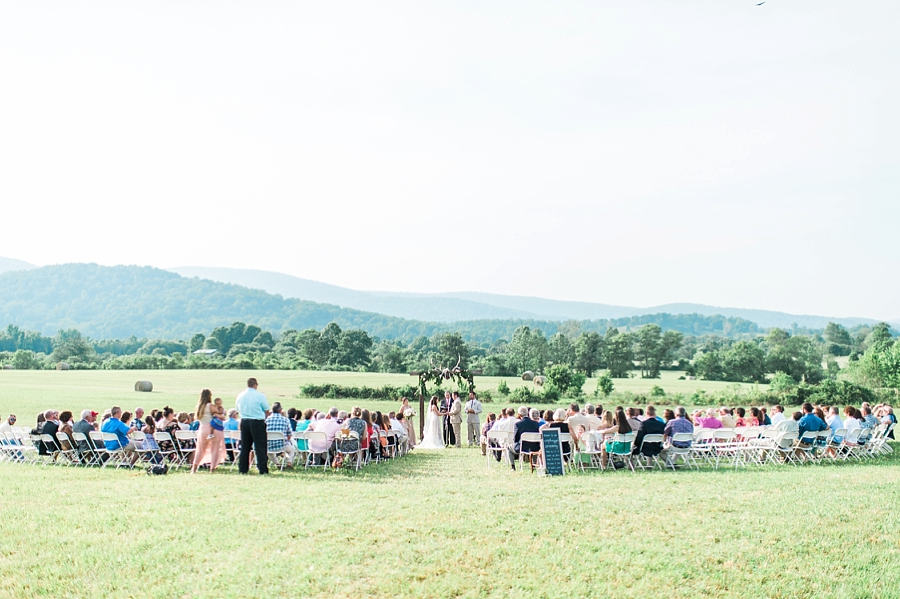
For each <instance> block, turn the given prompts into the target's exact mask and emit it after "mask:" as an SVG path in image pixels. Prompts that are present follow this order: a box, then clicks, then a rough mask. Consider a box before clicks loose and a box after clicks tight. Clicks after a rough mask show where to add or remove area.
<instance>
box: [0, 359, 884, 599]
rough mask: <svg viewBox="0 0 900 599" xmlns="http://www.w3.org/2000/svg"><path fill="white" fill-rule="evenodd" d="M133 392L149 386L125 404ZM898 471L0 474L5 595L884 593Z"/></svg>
mask: <svg viewBox="0 0 900 599" xmlns="http://www.w3.org/2000/svg"><path fill="white" fill-rule="evenodd" d="M247 375H248V373H247V372H234V371H213V372H185V371H167V372H153V373H144V372H9V371H3V372H0V413H2V414H4V415H5V414H8V413H9V412H10V411H16V412H19V413H22V414H23V415H26V414H27V420H28V421H29V422H30V420H31V417H32V414H33V413H36V412H37V411H38V410H39V409H44V408H46V407H48V406H53V407H55V408H58V409H63V408H70V409H76V410H78V409H81V408H83V407H85V406H90V407H95V408H98V409H99V408H102V407H106V406H110V405H112V404H120V405H123V406H126V407H133V406H134V405H137V404H141V405H143V406H144V407H151V406H162V405H165V404H169V405H172V406H173V407H176V408H179V409H185V410H186V409H190V408H191V407H192V405H193V403H194V401H195V398H196V397H197V394H198V392H199V390H200V388H202V387H203V386H209V387H210V388H212V389H213V390H214V392H215V393H216V394H218V395H222V396H223V397H225V398H229V401H228V403H229V404H230V401H231V400H230V398H231V397H233V396H234V395H235V394H236V393H237V392H239V391H240V390H241V388H242V387H243V385H244V381H245V378H246V376H247ZM142 378H149V379H151V380H153V382H154V384H155V386H156V389H157V391H154V392H153V393H151V394H139V393H136V392H134V391H133V390H131V389H132V387H133V383H134V381H135V380H138V379H142ZM259 378H260V381H261V388H262V389H263V390H264V391H265V392H266V393H268V395H269V397H270V398H272V399H281V400H284V401H285V402H286V403H287V404H288V405H290V404H291V403H295V401H294V399H295V396H296V394H297V390H298V387H299V385H300V384H302V383H305V382H309V381H314V380H322V381H324V380H328V381H332V382H340V383H344V384H357V385H358V384H369V385H380V384H385V383H393V384H399V383H404V382H407V381H408V380H409V379H408V378H406V377H401V376H390V375H356V374H340V375H335V374H333V373H330V374H329V373H308V372H263V373H260V374H259ZM481 382H484V379H481ZM623 382H624V383H627V384H632V385H635V387H634V388H635V389H636V390H640V389H639V387H638V386H637V385H638V384H643V385H648V386H649V385H650V384H654V381H649V382H648V381H639V380H638V381H635V380H629V381H623ZM510 383H512V381H510ZM655 383H657V384H661V385H663V386H664V387H666V388H668V387H669V385H670V383H671V384H682V385H683V384H685V382H684V381H674V380H672V379H665V378H664V379H663V380H662V381H661V382H660V381H655ZM688 383H689V384H691V385H697V383H696V382H694V381H690V382H688ZM489 384H491V385H494V386H495V385H496V381H495V380H492V381H490V383H489ZM701 384H702V385H704V386H706V385H709V383H701ZM296 403H297V405H298V406H303V407H306V406H313V405H315V406H317V407H326V406H327V405H329V404H332V403H341V402H333V401H331V400H315V401H313V400H304V399H296ZM344 403H346V405H349V404H350V403H351V402H350V401H349V400H348V401H347V402H344ZM352 403H356V402H352ZM371 403H373V404H375V405H381V406H385V405H388V404H386V403H384V402H371ZM390 405H393V404H390ZM23 422H24V420H23ZM898 463H900V458H894V457H890V458H881V459H878V460H875V461H870V462H866V463H864V464H861V465H860V464H856V463H843V464H829V465H821V466H805V467H799V468H798V467H768V468H765V469H749V470H740V471H734V472H733V471H699V472H696V471H694V472H691V471H679V472H676V473H673V472H638V473H636V474H632V473H630V472H603V473H600V472H590V473H587V474H584V475H582V474H576V475H572V476H566V477H563V478H554V479H546V478H540V477H537V476H533V475H531V474H525V473H521V472H519V473H512V472H509V471H508V470H507V469H505V468H499V467H494V468H491V469H488V468H487V467H486V466H485V463H484V461H483V458H482V457H481V455H480V452H479V451H478V450H475V449H461V450H447V451H445V452H421V451H418V452H416V451H414V452H413V453H412V455H410V456H408V457H406V458H404V459H402V460H398V461H396V462H393V463H389V464H379V465H374V466H370V467H368V468H366V469H364V470H363V471H361V472H359V473H355V474H354V473H345V472H340V473H334V472H327V473H322V472H313V471H302V470H300V471H297V472H294V471H285V472H284V473H277V472H276V473H274V474H273V475H272V476H270V477H268V478H265V477H260V476H257V475H251V476H248V477H242V476H239V475H237V474H235V473H234V472H232V471H230V470H227V469H226V470H219V471H217V472H216V473H215V474H212V475H210V474H208V473H205V474H199V475H194V476H192V475H190V474H187V473H186V472H184V471H179V472H175V473H173V474H170V475H168V476H164V477H161V476H160V477H151V476H147V475H146V474H144V473H143V472H142V471H126V470H120V471H113V470H111V469H107V470H103V471H98V470H93V469H91V470H85V469H74V468H68V469H67V468H63V467H57V466H47V467H39V466H26V465H20V464H9V463H5V464H0V488H2V489H3V492H2V493H0V514H2V516H3V523H2V526H0V530H2V533H3V534H2V535H0V599H6V598H13V597H15V598H31V597H54V598H56V597H79V598H80V597H92V598H93V599H104V598H107V597H110V598H112V597H115V598H117V599H119V598H126V597H136V598H138V597H140V598H143V597H154V598H156V597H158V598H165V599H169V598H171V597H191V598H206V597H209V598H212V599H222V598H231V597H334V596H348V597H400V598H407V597H408V598H419V597H435V598H437V597H440V598H443V597H457V598H469V597H472V598H475V597H478V598H493V597H497V598H500V597H504V598H505V597H547V598H550V597H572V598H576V597H577V598H581V597H586V596H593V595H598V594H604V595H608V596H611V597H616V598H617V599H619V598H621V599H625V598H631V597H656V596H667V597H685V598H687V597H691V598H695V597H717V598H718V597H721V598H732V597H734V598H738V597H740V598H746V597H784V598H792V599H793V598H818V597H838V598H848V599H851V598H863V597H884V598H894V597H897V598H900V585H898V584H897V581H898V580H900V541H898V535H897V530H898V525H900V511H898V510H900V468H898V467H897V465H898Z"/></svg>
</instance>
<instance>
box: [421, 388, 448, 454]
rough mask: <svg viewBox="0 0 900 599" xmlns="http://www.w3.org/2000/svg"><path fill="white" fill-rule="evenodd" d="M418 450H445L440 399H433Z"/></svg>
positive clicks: (426, 416)
mask: <svg viewBox="0 0 900 599" xmlns="http://www.w3.org/2000/svg"><path fill="white" fill-rule="evenodd" d="M416 449H444V437H443V434H442V433H441V410H440V408H439V407H438V398H437V397H432V398H431V404H430V405H429V406H428V414H426V415H425V431H424V433H423V435H422V440H421V441H420V442H419V443H418V444H417V445H416Z"/></svg>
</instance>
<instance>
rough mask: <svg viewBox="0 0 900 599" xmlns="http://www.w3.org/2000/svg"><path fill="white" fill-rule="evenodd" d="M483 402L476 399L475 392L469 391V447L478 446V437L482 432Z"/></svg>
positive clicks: (467, 405) (467, 406) (467, 412)
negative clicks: (481, 415)
mask: <svg viewBox="0 0 900 599" xmlns="http://www.w3.org/2000/svg"><path fill="white" fill-rule="evenodd" d="M479 414H481V402H480V401H478V398H477V397H475V392H474V391H469V401H467V402H466V426H467V427H468V430H467V431H466V432H467V433H468V435H467V436H468V437H469V447H471V446H473V445H477V444H478V442H479V439H478V435H479V432H480V430H481V417H480V416H479Z"/></svg>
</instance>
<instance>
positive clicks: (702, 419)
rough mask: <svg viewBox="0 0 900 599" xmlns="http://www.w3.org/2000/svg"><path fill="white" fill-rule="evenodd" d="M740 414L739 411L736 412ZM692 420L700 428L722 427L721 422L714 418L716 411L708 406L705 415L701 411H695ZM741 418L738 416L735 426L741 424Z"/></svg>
mask: <svg viewBox="0 0 900 599" xmlns="http://www.w3.org/2000/svg"><path fill="white" fill-rule="evenodd" d="M738 414H740V412H738ZM694 422H695V423H696V424H697V425H698V426H699V427H700V428H722V423H721V422H720V421H719V420H718V419H717V418H716V412H715V411H714V410H713V409H712V408H710V409H708V410H707V411H706V416H704V415H703V412H699V411H698V412H697V415H696V416H695V417H694ZM740 422H741V419H740V418H738V424H737V426H741V424H740Z"/></svg>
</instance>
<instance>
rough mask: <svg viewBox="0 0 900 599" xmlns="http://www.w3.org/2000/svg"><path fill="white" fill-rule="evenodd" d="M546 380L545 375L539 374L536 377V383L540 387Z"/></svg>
mask: <svg viewBox="0 0 900 599" xmlns="http://www.w3.org/2000/svg"><path fill="white" fill-rule="evenodd" d="M546 382H547V377H545V376H541V375H538V376H536V377H534V384H535V385H537V386H538V387H543V386H544V383H546Z"/></svg>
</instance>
